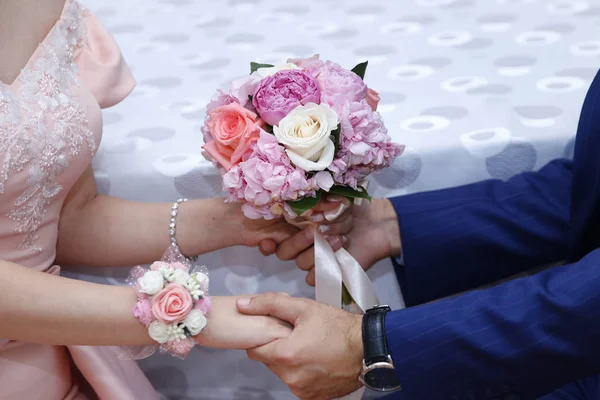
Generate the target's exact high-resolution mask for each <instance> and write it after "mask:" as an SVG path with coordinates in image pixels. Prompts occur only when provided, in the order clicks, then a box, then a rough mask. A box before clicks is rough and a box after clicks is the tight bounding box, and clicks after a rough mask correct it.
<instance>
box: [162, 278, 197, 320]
mask: <svg viewBox="0 0 600 400" xmlns="http://www.w3.org/2000/svg"><path fill="white" fill-rule="evenodd" d="M192 306H193V301H192V296H191V295H190V293H189V292H188V291H187V290H186V289H185V288H183V287H182V286H181V285H177V284H175V283H170V284H168V285H167V287H166V288H164V289H163V290H161V291H160V292H159V293H158V294H157V295H156V296H154V297H153V298H152V313H153V314H154V317H156V318H157V319H159V320H160V321H162V322H165V323H167V324H172V323H176V322H181V321H183V319H185V317H186V316H187V315H188V313H189V312H190V310H191V309H192Z"/></svg>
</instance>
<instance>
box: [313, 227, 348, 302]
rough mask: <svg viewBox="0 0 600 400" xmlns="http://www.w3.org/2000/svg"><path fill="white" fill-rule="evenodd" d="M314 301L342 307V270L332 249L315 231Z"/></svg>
mask: <svg viewBox="0 0 600 400" xmlns="http://www.w3.org/2000/svg"><path fill="white" fill-rule="evenodd" d="M315 299H316V300H317V301H318V302H319V303H323V304H327V305H330V306H333V307H337V308H341V307H342V270H341V268H340V265H339V264H338V259H337V257H336V255H335V253H334V252H333V249H332V248H331V246H330V245H329V243H328V242H327V240H325V238H324V237H323V236H322V235H321V234H320V233H319V232H318V231H317V230H316V229H315Z"/></svg>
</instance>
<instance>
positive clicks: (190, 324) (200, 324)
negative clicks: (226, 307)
mask: <svg viewBox="0 0 600 400" xmlns="http://www.w3.org/2000/svg"><path fill="white" fill-rule="evenodd" d="M207 323H208V321H207V320H206V317H205V316H204V314H203V313H202V311H200V310H192V311H190V313H189V314H188V316H187V317H186V318H185V319H184V320H183V324H184V325H185V327H186V328H187V330H188V331H189V332H190V334H191V335H192V336H196V335H197V334H199V333H200V332H201V331H202V329H204V327H205V326H206V324H207Z"/></svg>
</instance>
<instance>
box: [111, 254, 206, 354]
mask: <svg viewBox="0 0 600 400" xmlns="http://www.w3.org/2000/svg"><path fill="white" fill-rule="evenodd" d="M127 282H128V283H129V284H130V285H131V286H134V287H135V290H136V293H137V297H138V301H137V303H136V304H135V306H134V308H133V315H134V316H135V317H136V318H137V319H138V321H140V323H142V324H143V325H144V326H146V328H147V329H148V335H149V336H150V338H152V340H154V341H155V342H156V344H154V345H151V346H139V347H135V346H133V347H122V348H120V351H119V352H118V353H117V354H118V355H119V357H120V358H123V359H141V358H146V357H148V356H150V355H152V354H153V353H154V352H155V351H156V350H157V349H160V350H161V351H162V352H168V353H171V354H172V355H174V356H176V357H179V358H182V359H184V358H185V357H186V356H187V355H188V353H189V352H190V351H191V350H192V348H193V347H194V345H195V344H196V342H195V340H194V337H195V336H197V335H198V334H200V333H201V332H202V330H203V329H204V328H205V327H206V325H207V323H208V321H207V319H206V314H207V313H208V311H209V310H210V307H211V301H210V298H209V297H208V286H209V279H208V271H207V269H206V268H205V267H203V266H202V267H200V266H194V267H193V268H192V265H191V263H190V261H189V260H188V259H186V258H185V257H184V256H183V255H182V254H181V252H180V251H179V248H178V247H177V246H176V245H173V244H172V245H171V246H170V247H169V248H168V249H167V251H166V252H165V255H164V256H163V257H162V260H161V261H157V262H155V263H153V264H152V265H151V266H150V268H143V267H140V266H138V267H135V268H133V270H132V271H131V273H130V275H129V277H128V278H127Z"/></svg>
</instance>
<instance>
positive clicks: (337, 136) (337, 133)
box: [331, 124, 342, 153]
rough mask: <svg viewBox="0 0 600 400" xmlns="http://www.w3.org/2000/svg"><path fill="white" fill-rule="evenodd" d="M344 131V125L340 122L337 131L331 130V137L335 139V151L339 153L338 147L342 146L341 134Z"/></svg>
mask: <svg viewBox="0 0 600 400" xmlns="http://www.w3.org/2000/svg"><path fill="white" fill-rule="evenodd" d="M341 133H342V125H341V124H338V126H337V128H335V131H333V132H331V139H332V141H333V144H334V145H335V151H336V153H337V151H338V149H339V148H340V135H341Z"/></svg>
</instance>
